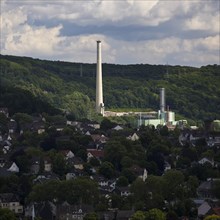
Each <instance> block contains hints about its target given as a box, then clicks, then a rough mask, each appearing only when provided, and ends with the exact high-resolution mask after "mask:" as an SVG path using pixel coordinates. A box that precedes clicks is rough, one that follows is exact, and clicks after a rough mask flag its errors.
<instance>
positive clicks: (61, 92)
mask: <svg viewBox="0 0 220 220" xmlns="http://www.w3.org/2000/svg"><path fill="white" fill-rule="evenodd" d="M0 66H1V71H0V72H1V92H0V94H1V99H0V106H1V107H8V108H9V111H10V113H12V114H13V113H14V112H26V113H31V112H33V109H35V111H37V112H49V113H50V114H52V113H54V114H56V113H57V111H58V110H57V109H59V110H65V111H68V112H72V113H74V114H75V116H76V117H77V118H82V117H87V118H88V117H92V115H94V102H95V73H96V65H95V64H84V63H70V62H61V61H46V60H39V59H33V58H27V57H16V56H6V55H0ZM160 87H164V88H165V89H166V103H167V105H169V107H170V109H171V110H173V111H175V112H176V113H177V114H178V115H181V116H183V117H186V118H188V119H192V120H207V119H209V120H212V119H216V118H220V111H219V110H220V99H219V97H220V66H219V65H208V66H202V67H200V68H195V67H186V66H167V65H148V64H136V65H115V64H103V89H104V103H105V106H106V110H110V109H111V110H117V109H119V108H120V109H125V110H126V109H127V110H128V109H137V108H138V109H142V110H143V111H146V110H157V109H158V108H159V88H160ZM17 100H22V102H20V101H19V102H18V101H17ZM21 103H22V104H21Z"/></svg>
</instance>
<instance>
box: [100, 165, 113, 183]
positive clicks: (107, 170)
mask: <svg viewBox="0 0 220 220" xmlns="http://www.w3.org/2000/svg"><path fill="white" fill-rule="evenodd" d="M99 173H100V174H102V175H103V176H104V177H106V178H108V179H111V178H112V177H113V176H114V174H115V170H114V166H113V165H112V163H110V162H107V161H105V162H103V163H102V164H101V166H100V167H99Z"/></svg>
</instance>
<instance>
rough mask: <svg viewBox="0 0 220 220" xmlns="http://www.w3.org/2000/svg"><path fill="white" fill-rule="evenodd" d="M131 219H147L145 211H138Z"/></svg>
mask: <svg viewBox="0 0 220 220" xmlns="http://www.w3.org/2000/svg"><path fill="white" fill-rule="evenodd" d="M131 220H145V213H144V212H142V211H137V212H135V213H134V214H133V215H132V216H131Z"/></svg>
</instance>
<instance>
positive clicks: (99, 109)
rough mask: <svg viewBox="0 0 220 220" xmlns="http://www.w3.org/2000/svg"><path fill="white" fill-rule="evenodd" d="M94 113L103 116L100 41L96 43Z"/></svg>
mask: <svg viewBox="0 0 220 220" xmlns="http://www.w3.org/2000/svg"><path fill="white" fill-rule="evenodd" d="M96 112H97V113H100V114H101V115H104V103H103V90H102V55H101V41H100V40H98V41H97V65H96Z"/></svg>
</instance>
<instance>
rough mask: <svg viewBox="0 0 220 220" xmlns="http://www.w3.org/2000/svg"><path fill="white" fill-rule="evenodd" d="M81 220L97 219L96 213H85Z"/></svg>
mask: <svg viewBox="0 0 220 220" xmlns="http://www.w3.org/2000/svg"><path fill="white" fill-rule="evenodd" d="M83 220H98V215H97V214H96V213H95V212H91V213H88V214H86V215H85V216H84V218H83Z"/></svg>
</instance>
